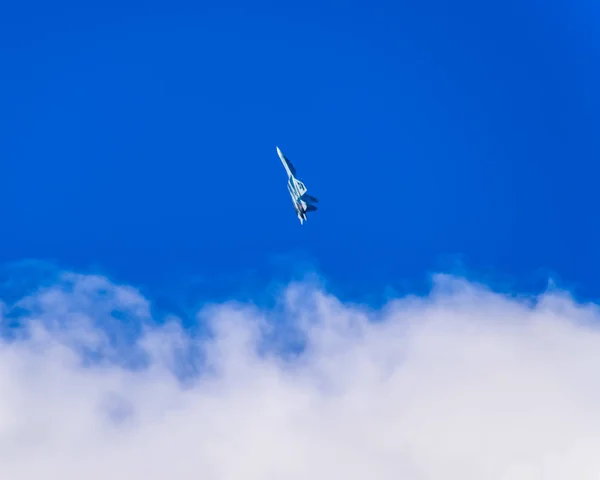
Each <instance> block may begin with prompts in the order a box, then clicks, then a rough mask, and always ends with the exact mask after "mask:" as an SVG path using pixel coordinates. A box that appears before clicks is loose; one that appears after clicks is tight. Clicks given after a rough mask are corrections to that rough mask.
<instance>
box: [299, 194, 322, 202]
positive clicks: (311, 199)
mask: <svg viewBox="0 0 600 480" xmlns="http://www.w3.org/2000/svg"><path fill="white" fill-rule="evenodd" d="M301 199H302V200H305V201H306V202H311V203H319V199H318V198H317V197H313V196H312V195H309V194H308V193H305V194H304V195H302V197H301Z"/></svg>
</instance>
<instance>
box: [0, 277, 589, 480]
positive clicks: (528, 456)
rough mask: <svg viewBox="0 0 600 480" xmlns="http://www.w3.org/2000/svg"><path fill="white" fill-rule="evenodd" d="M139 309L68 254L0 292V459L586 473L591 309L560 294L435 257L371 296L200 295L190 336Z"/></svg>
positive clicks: (266, 474)
mask: <svg viewBox="0 0 600 480" xmlns="http://www.w3.org/2000/svg"><path fill="white" fill-rule="evenodd" d="M150 310H151V309H150V304H149V302H148V301H147V300H146V299H145V298H143V296H142V295H140V293H139V292H137V291H136V290H135V289H133V288H130V287H124V286H118V285H114V284H112V283H110V282H109V281H108V280H106V279H105V278H102V277H97V276H84V275H73V274H68V275H64V276H63V277H62V278H61V279H60V281H59V283H57V284H56V285H53V286H51V287H46V288H44V289H41V290H39V291H37V292H36V293H34V294H32V295H30V296H28V297H26V298H23V299H22V300H21V301H19V302H17V303H16V304H13V305H5V306H4V307H3V308H2V309H0V314H2V315H4V320H5V321H9V320H10V321H11V322H14V321H15V320H18V321H19V322H20V323H21V324H22V325H23V330H22V333H21V334H20V335H17V337H16V339H12V340H9V339H6V340H4V341H2V342H1V343H0V479H3V480H4V479H6V480H33V479H39V478H44V479H61V480H79V479H82V478H85V479H92V480H96V479H98V480H105V479H106V480H108V479H111V480H112V479H114V480H119V479H127V480H153V479H166V478H169V479H179V480H186V479H207V480H221V479H223V480H229V479H236V480H237V479H240V478H244V479H245V480H252V479H256V480H259V479H260V480H270V479H273V480H275V479H284V478H285V479H292V480H293V479H302V480H305V479H306V478H312V479H331V478H344V479H345V480H354V479H375V478H376V479H383V480H385V479H399V478H402V479H405V480H413V479H414V480H422V479H423V480H434V479H435V480H437V479H440V480H441V479H444V480H448V479H450V480H452V479H460V480H470V479H473V480H482V479H486V480H487V479H490V480H495V479H498V480H521V479H522V480H532V479H536V480H537V479H544V480H553V479H561V480H564V479H571V478H573V479H575V478H576V479H578V480H584V479H598V478H600V455H599V454H598V452H599V451H600V375H598V371H600V333H599V330H598V327H597V323H598V322H599V321H600V312H599V311H598V308H597V307H596V306H593V305H587V306H586V305H579V304H577V303H575V302H574V301H573V300H572V299H570V298H569V297H568V296H566V295H564V294H561V293H556V292H555V293H547V294H546V295H543V296H541V297H539V298H537V299H533V300H526V299H515V298H508V297H505V296H501V295H498V294H495V293H493V292H490V291H488V290H486V289H485V288H483V287H481V286H477V285H474V284H471V283H468V282H466V281H463V280H460V279H455V278H450V277H444V276H441V277H437V278H436V284H435V288H434V289H433V291H432V292H431V294H430V295H429V296H428V297H427V298H411V297H408V298H403V299H398V300H395V301H392V302H390V303H389V304H388V305H386V306H385V307H384V308H382V309H380V310H371V309H368V308H366V307H360V306H356V305H346V304H344V303H343V302H341V301H339V300H338V299H336V298H333V297H331V296H330V295H327V294H326V293H325V292H323V291H321V290H319V289H317V288H315V287H314V286H311V285H292V286H290V287H289V288H288V289H287V291H286V292H285V294H284V295H283V296H282V298H281V304H280V305H278V306H277V308H276V309H273V310H272V311H261V310H260V309H258V308H256V307H253V306H250V305H239V304H234V303H229V304H223V305H213V306H211V307H210V308H207V309H206V310H205V311H203V312H202V313H201V318H202V321H206V322H208V323H209V324H210V325H211V327H212V335H211V337H210V338H208V339H207V338H204V339H202V338H194V337H192V336H190V334H189V333H187V332H185V331H183V330H182V329H181V328H180V327H179V325H178V323H177V322H175V321H173V322H167V323H166V324H164V325H159V324H157V323H156V322H154V321H153V320H152V319H151V313H150ZM281 322H285V324H286V325H287V326H288V327H289V329H291V328H292V327H294V328H295V333H296V334H297V335H300V336H301V337H302V338H303V339H304V341H305V342H306V345H305V347H306V348H305V350H304V351H303V352H302V353H301V354H298V355H296V356H290V355H286V356H282V355H281V354H280V353H281V349H280V348H279V347H278V346H277V343H272V340H273V339H282V338H284V339H285V338H287V337H285V335H284V336H282V335H280V334H281V332H282V331H283V330H285V329H284V327H282V326H281ZM131 342H134V344H131ZM275 346H277V348H276V347H275ZM82 356H83V358H84V360H85V361H82ZM193 372H196V374H195V376H194V375H191V376H190V373H193Z"/></svg>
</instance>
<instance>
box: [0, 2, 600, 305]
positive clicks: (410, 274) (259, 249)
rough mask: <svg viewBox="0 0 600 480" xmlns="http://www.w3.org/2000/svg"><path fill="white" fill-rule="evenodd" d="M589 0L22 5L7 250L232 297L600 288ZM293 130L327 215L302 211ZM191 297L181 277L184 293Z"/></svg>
mask: <svg viewBox="0 0 600 480" xmlns="http://www.w3.org/2000/svg"><path fill="white" fill-rule="evenodd" d="M597 19H598V10H597V7H595V6H594V5H593V3H592V2H589V1H587V0H584V1H581V2H575V3H574V2H568V1H566V0H555V1H551V2H544V3H543V4H542V3H541V2H532V1H520V2H516V1H515V2H512V1H509V2H501V3H498V4H489V3H488V2H474V1H473V2H471V1H465V0H460V1H456V2H445V1H441V0H430V1H426V2H388V3H385V2H376V3H372V2H369V3H367V2H363V3H349V2H329V3H321V2H310V1H309V2H301V3H298V4H293V3H282V4H271V3H267V2H264V3H261V2H259V3H254V4H252V5H249V4H247V3H244V2H235V1H234V2H231V3H228V4H221V5H220V6H217V4H216V3H215V4H214V5H213V4H209V3H204V2H190V3H182V2H144V3H143V4H142V2H139V3H135V2H114V3H111V2H98V3H93V2H86V3H85V5H83V4H77V3H75V2H73V3H68V2H55V3H53V4H52V5H51V6H49V5H48V4H45V3H42V2H18V4H17V3H15V2H12V5H9V4H5V5H3V6H2V7H1V10H0V62H1V64H2V66H3V71H4V72H5V73H4V74H3V75H2V76H1V78H0V92H2V93H1V94H0V128H1V130H2V132H3V133H2V135H1V136H0V178H1V179H2V188H1V189H0V205H2V210H1V211H2V222H0V229H1V231H0V235H1V238H2V248H1V249H0V262H1V263H2V264H3V265H10V264H13V263H15V262H20V261H23V260H26V259H35V260H43V261H51V262H55V263H56V264H57V265H59V266H60V268H67V269H73V270H77V271H92V272H100V273H106V274H108V275H110V276H111V277H113V278H117V279H120V280H123V281H127V282H130V283H132V284H135V285H138V286H141V287H144V288H147V289H149V290H152V291H153V292H154V295H156V296H157V298H160V295H164V296H165V297H170V298H173V296H174V295H181V296H183V297H184V296H185V295H187V294H188V293H189V294H190V295H192V296H193V295H196V296H198V295H204V296H206V297H221V296H226V295H231V294H233V292H234V291H235V290H236V289H241V290H244V289H254V290H257V291H259V290H261V289H262V288H264V285H266V284H268V282H271V281H273V279H280V280H282V281H285V280H287V279H289V278H291V277H293V276H294V275H298V274H301V273H303V272H304V271H306V270H310V269H316V270H317V271H318V272H319V273H321V274H322V275H323V277H324V278H326V279H327V280H326V281H327V282H329V283H330V284H331V285H332V286H334V287H332V288H336V289H338V290H339V291H340V292H341V293H342V294H344V295H348V296H355V297H368V296H369V295H375V296H378V295H384V294H385V292H386V291H388V290H386V287H392V288H394V289H396V290H399V291H402V290H418V289H420V288H423V287H424V285H425V286H426V285H427V282H428V281H429V275H430V274H431V273H433V272H437V271H440V270H441V271H460V272H464V271H466V272H469V273H470V274H472V275H474V276H476V277H482V278H488V279H489V280H490V281H492V279H493V281H495V282H498V283H503V282H505V283H506V284H507V285H510V288H516V289H522V290H528V289H537V288H542V287H543V286H544V285H545V283H546V281H547V279H548V276H550V275H551V276H556V277H558V278H559V279H560V281H561V282H563V283H564V284H565V285H566V286H568V287H569V288H573V289H574V291H575V292H576V293H577V294H578V295H581V296H583V297H588V298H597V297H598V291H599V289H600V283H599V281H598V278H597V271H598V266H599V263H600V254H599V253H598V248H597V245H598V243H599V241H600V226H599V223H598V222H597V215H596V210H597V205H598V200H597V194H596V184H597V178H598V173H599V172H600V168H599V167H598V158H599V156H600V155H599V154H600V139H599V138H598V136H597V131H598V127H599V126H600V122H599V120H600V93H599V92H598V89H597V85H598V84H600V82H599V81H600V62H599V60H598V58H599V57H598V49H599V48H600V42H599V40H600V35H599V33H600V30H599V28H598V27H599V26H598V20H597ZM275 145H279V146H280V147H281V148H282V150H283V151H284V153H285V154H286V155H287V156H288V157H289V158H290V159H291V160H292V161H293V162H294V163H295V165H296V167H297V169H298V172H299V175H300V177H301V178H302V179H303V180H304V181H305V183H306V184H307V186H308V188H309V190H310V192H311V193H312V194H314V195H316V196H317V197H319V198H320V200H321V203H320V210H319V212H317V213H316V214H315V215H312V217H311V218H310V220H309V222H308V224H306V225H304V226H300V225H299V222H298V220H297V218H296V217H295V215H294V212H293V207H292V204H291V201H290V199H289V197H288V193H287V190H286V186H285V180H286V179H285V173H284V170H283V169H282V168H281V164H280V163H279V160H278V158H277V156H276V152H275ZM174 292H177V293H174Z"/></svg>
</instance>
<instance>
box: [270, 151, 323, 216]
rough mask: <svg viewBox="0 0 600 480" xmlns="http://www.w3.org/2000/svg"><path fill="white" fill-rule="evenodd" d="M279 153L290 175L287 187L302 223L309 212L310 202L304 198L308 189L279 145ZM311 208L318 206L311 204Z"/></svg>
mask: <svg viewBox="0 0 600 480" xmlns="http://www.w3.org/2000/svg"><path fill="white" fill-rule="evenodd" d="M277 154H278V155H279V158H280V160H281V163H283V166H284V168H285V170H286V172H287V175H288V182H287V188H288V191H289V193H290V196H291V197H292V201H293V202H294V208H295V210H296V214H297V215H298V219H299V220H300V223H301V224H302V223H304V222H305V221H306V220H307V216H306V213H307V212H308V209H309V204H308V203H307V202H306V201H305V200H304V199H303V198H302V197H303V195H305V194H306V191H307V189H306V186H305V185H304V183H302V182H301V181H300V180H298V179H297V178H296V177H295V172H296V169H295V168H294V166H293V165H292V164H291V162H290V161H289V160H288V159H287V158H286V157H285V155H283V153H281V150H279V147H277ZM311 198H312V199H313V200H314V201H316V199H315V198H314V197H311ZM311 208H312V209H313V210H316V208H315V207H314V206H312V205H311Z"/></svg>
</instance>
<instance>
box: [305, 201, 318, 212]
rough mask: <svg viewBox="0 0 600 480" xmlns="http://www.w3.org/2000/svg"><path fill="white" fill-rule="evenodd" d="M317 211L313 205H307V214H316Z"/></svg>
mask: <svg viewBox="0 0 600 480" xmlns="http://www.w3.org/2000/svg"><path fill="white" fill-rule="evenodd" d="M316 210H317V207H315V206H314V205H311V204H310V203H309V204H307V205H306V211H307V212H314V211H316Z"/></svg>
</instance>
